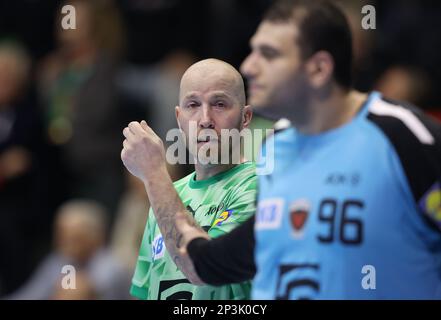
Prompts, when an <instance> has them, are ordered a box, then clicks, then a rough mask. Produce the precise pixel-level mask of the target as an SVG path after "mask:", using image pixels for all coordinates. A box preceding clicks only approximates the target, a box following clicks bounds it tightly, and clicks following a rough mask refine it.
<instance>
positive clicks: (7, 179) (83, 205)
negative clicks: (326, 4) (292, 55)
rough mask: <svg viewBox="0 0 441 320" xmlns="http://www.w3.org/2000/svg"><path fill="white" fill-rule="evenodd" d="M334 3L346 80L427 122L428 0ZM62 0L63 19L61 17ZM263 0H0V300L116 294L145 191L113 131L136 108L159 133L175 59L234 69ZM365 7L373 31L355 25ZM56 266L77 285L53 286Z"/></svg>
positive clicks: (432, 99)
mask: <svg viewBox="0 0 441 320" xmlns="http://www.w3.org/2000/svg"><path fill="white" fill-rule="evenodd" d="M311 1H314V0H311ZM337 2H339V3H340V4H341V5H342V7H343V8H344V10H345V12H346V13H347V15H348V17H349V20H350V22H351V27H352V29H353V35H354V53H355V65H354V72H355V86H356V88H357V89H359V90H362V91H370V90H374V89H375V90H379V91H381V92H383V93H384V95H386V96H388V97H390V98H395V99H400V100H407V101H409V102H412V103H414V104H416V105H418V106H420V107H421V108H423V109H424V110H425V111H426V112H427V113H429V114H431V115H433V116H434V117H438V118H440V119H441V90H438V88H439V87H440V85H441V64H440V61H439V59H440V57H441V36H440V35H441V2H439V1H433V2H430V1H402V0H388V1H384V0H382V1H355V0H354V1H352V0H351V1H337ZM66 4H70V5H73V6H74V7H75V9H76V24H77V29H76V30H63V29H62V28H61V23H60V21H61V18H62V17H63V15H62V14H61V8H62V6H63V5H66ZM270 4H271V1H270V0H240V1H239V0H192V1H188V0H187V1H184V0H121V1H110V0H88V1H86V0H83V1H81V0H76V1H67V2H64V1H58V0H52V1H47V0H17V1H12V0H11V1H5V0H0V297H4V298H11V299H21V298H28V299H102V298H104V299H125V298H128V288H129V283H130V277H131V275H132V272H133V270H134V265H135V262H136V257H137V252H138V248H139V244H140V239H141V236H142V232H143V229H144V225H145V220H146V213H147V209H148V199H146V196H145V193H144V190H143V185H142V184H140V183H139V182H138V181H137V180H136V179H134V178H132V177H131V176H129V175H128V174H127V173H126V172H125V171H124V170H123V166H122V163H121V161H120V159H119V155H120V150H121V143H122V140H123V138H122V134H121V131H122V129H123V128H124V127H125V126H126V125H127V123H128V122H130V121H131V120H141V119H146V120H147V122H148V123H149V124H150V125H151V126H152V127H153V129H154V130H155V131H156V132H157V133H158V134H159V135H160V136H161V137H162V138H165V134H166V132H167V130H169V129H171V128H174V127H175V118H174V106H175V105H176V103H177V96H178V88H179V80H180V77H181V75H182V73H183V72H184V71H185V69H186V68H187V67H188V66H190V65H191V64H192V63H194V62H195V61H197V60H199V59H203V58H208V57H214V58H219V59H222V60H225V61H227V62H229V63H231V64H232V65H234V66H235V67H237V68H239V66H240V64H241V62H242V61H243V60H244V58H245V57H246V55H247V54H248V52H249V47H248V41H249V39H250V37H251V36H252V35H253V33H254V31H255V29H256V27H257V25H258V23H259V21H260V19H261V16H262V14H263V12H264V11H265V9H266V8H267V7H268V6H269V5H270ZM366 4H370V5H373V6H374V7H375V9H376V30H363V29H362V28H361V19H362V14H361V8H362V7H363V6H364V5H366ZM255 121H256V123H257V124H256V125H257V126H259V125H262V126H268V122H265V120H264V119H259V117H256V120H255ZM259 121H261V122H259ZM190 170H191V168H190V167H170V172H171V174H172V176H173V178H174V179H178V178H180V177H182V176H183V175H184V174H186V173H188V172H189V171H190ZM66 264H72V265H74V266H75V267H76V268H77V286H78V288H79V289H80V290H71V291H69V290H61V289H60V279H61V278H62V277H63V276H64V275H63V274H62V273H61V270H62V266H63V265H66ZM74 291H75V292H74Z"/></svg>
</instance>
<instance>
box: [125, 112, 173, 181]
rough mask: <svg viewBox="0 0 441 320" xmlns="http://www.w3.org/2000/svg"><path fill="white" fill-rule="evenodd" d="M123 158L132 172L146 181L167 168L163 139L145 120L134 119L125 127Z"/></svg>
mask: <svg viewBox="0 0 441 320" xmlns="http://www.w3.org/2000/svg"><path fill="white" fill-rule="evenodd" d="M123 135H124V137H125V138H126V139H125V140H124V142H123V149H122V151H121V160H122V162H123V163H124V166H125V167H126V168H127V170H129V172H130V173H131V174H133V175H134V176H135V177H138V178H139V179H141V180H142V181H143V182H146V181H147V180H148V179H149V177H150V176H151V175H152V174H154V173H157V172H159V171H161V170H162V169H165V167H166V164H165V151H164V145H163V143H162V140H161V139H160V138H159V137H158V136H157V135H156V133H155V132H154V131H153V130H152V129H151V128H150V127H149V126H148V125H147V123H146V122H145V121H144V120H143V121H141V122H136V121H132V122H130V123H129V125H128V126H127V127H126V128H124V130H123Z"/></svg>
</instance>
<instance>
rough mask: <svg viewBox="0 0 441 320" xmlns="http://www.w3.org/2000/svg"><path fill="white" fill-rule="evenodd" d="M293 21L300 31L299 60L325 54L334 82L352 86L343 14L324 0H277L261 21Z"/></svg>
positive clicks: (348, 33)
mask: <svg viewBox="0 0 441 320" xmlns="http://www.w3.org/2000/svg"><path fill="white" fill-rule="evenodd" d="M265 20H266V21H271V22H288V21H290V20H292V21H294V23H295V24H296V25H297V27H298V28H299V31H300V35H299V39H298V45H299V47H300V51H301V55H302V58H303V59H307V58H309V57H311V56H312V55H313V54H314V53H316V52H318V51H321V50H323V51H327V52H329V54H330V55H331V56H332V58H333V59H334V79H335V80H336V81H337V83H339V84H340V85H341V86H343V87H345V88H350V87H351V86H352V59H353V58H352V36H351V31H350V28H349V23H348V21H347V19H346V17H345V15H344V14H343V12H342V11H341V10H340V9H339V8H338V7H337V6H336V5H335V4H333V3H331V2H330V1H326V0H279V1H276V2H275V3H274V4H273V5H272V6H271V7H270V8H269V9H268V11H267V12H266V14H265V16H264V21H265Z"/></svg>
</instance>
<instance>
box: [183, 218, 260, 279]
mask: <svg viewBox="0 0 441 320" xmlns="http://www.w3.org/2000/svg"><path fill="white" fill-rule="evenodd" d="M254 246H255V239H254V215H253V216H252V217H250V218H249V219H248V220H247V221H245V222H244V223H243V224H241V225H240V226H238V227H237V228H235V229H234V230H232V231H231V232H230V233H228V234H226V235H223V236H220V237H218V238H215V239H212V240H206V239H204V238H196V239H194V240H192V241H191V242H190V243H189V244H188V246H187V251H188V254H189V255H190V258H191V259H192V260H193V263H194V265H195V269H196V272H197V274H198V276H199V277H200V278H201V280H202V281H204V282H205V283H207V284H210V285H214V286H220V285H225V284H230V283H239V282H244V281H247V280H251V279H252V278H253V277H254V275H255V273H256V266H255V263H254Z"/></svg>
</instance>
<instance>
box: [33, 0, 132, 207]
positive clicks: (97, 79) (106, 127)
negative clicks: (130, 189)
mask: <svg viewBox="0 0 441 320" xmlns="http://www.w3.org/2000/svg"><path fill="white" fill-rule="evenodd" d="M68 4H70V5H72V6H74V7H75V10H76V29H68V30H63V29H62V27H61V23H60V21H61V18H62V16H59V17H58V19H57V21H56V25H55V31H56V39H57V48H56V49H55V51H53V52H51V53H50V54H49V55H48V56H47V57H46V58H45V59H44V61H43V62H42V65H41V67H40V70H39V71H40V72H39V79H38V80H39V89H40V94H41V97H42V99H43V102H44V106H45V120H46V134H47V137H48V139H49V141H50V143H51V145H52V146H53V148H52V153H53V154H52V155H53V159H59V162H58V163H57V162H56V161H54V163H53V167H54V168H53V170H52V173H53V174H54V175H55V177H54V180H55V183H54V185H57V186H59V187H60V188H62V187H64V186H66V187H67V188H68V190H66V192H67V196H68V197H86V198H91V199H95V200H97V201H99V202H100V203H103V204H104V205H106V207H107V208H108V209H109V212H110V213H111V215H113V213H114V211H115V209H116V205H117V201H118V197H119V195H120V194H121V192H122V187H123V176H122V166H121V163H120V160H119V153H120V144H121V140H122V138H121V130H122V128H123V127H124V125H125V124H126V123H127V121H128V119H127V118H126V116H125V114H124V109H123V108H122V106H121V104H120V103H119V102H120V100H119V95H118V92H117V90H116V87H115V83H114V82H115V81H114V80H115V75H116V73H117V70H118V65H119V60H120V58H121V54H122V52H123V47H124V46H123V30H122V25H121V20H120V17H119V12H118V10H117V9H116V7H115V6H114V5H113V2H112V1H108V0H106V1H105V0H96V1H87V0H74V1H69V3H68Z"/></svg>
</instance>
